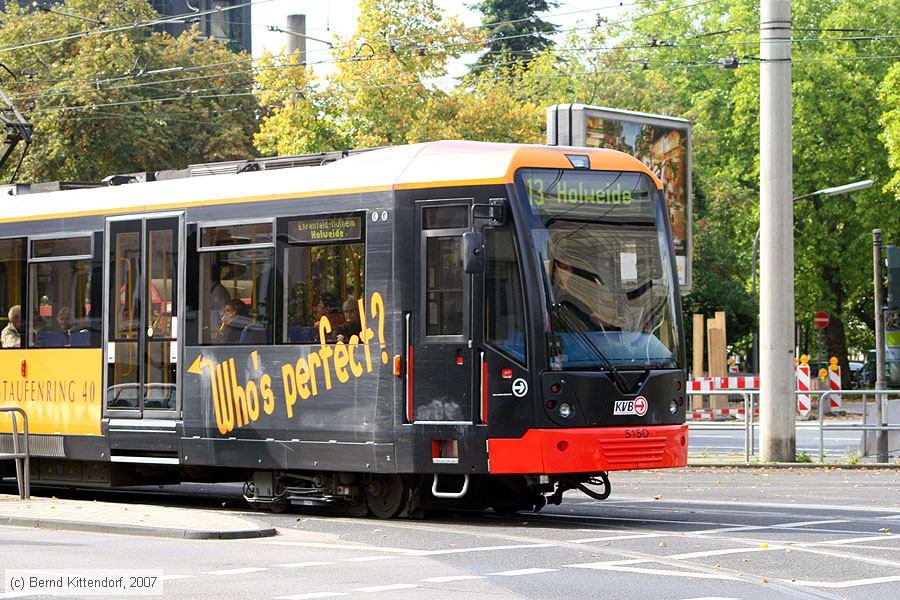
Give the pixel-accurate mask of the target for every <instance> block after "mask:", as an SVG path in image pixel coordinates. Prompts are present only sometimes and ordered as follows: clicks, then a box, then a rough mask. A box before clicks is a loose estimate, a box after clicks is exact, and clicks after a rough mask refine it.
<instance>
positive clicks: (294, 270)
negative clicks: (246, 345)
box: [280, 215, 366, 344]
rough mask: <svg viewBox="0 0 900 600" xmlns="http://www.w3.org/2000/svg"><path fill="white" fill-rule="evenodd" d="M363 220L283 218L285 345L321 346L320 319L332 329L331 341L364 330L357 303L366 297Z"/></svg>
mask: <svg viewBox="0 0 900 600" xmlns="http://www.w3.org/2000/svg"><path fill="white" fill-rule="evenodd" d="M363 222H364V218H363V217H362V215H329V216H327V217H304V218H296V219H285V220H284V221H283V222H282V224H281V229H280V231H281V232H282V234H283V235H282V239H283V240H284V241H285V242H286V245H285V247H284V250H283V252H284V299H283V310H284V315H285V318H284V321H283V323H284V326H283V331H282V332H281V341H282V342H283V343H287V344H313V343H320V342H321V338H320V333H319V325H320V324H321V318H322V317H325V318H327V319H328V324H329V326H330V328H331V331H330V332H329V333H326V338H325V339H326V341H327V342H336V341H344V342H347V341H349V340H350V337H351V336H353V335H358V334H359V331H360V327H361V326H360V317H359V309H358V304H357V303H358V300H359V299H360V298H362V299H364V298H365V280H366V246H365V243H364V241H363Z"/></svg>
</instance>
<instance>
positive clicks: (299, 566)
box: [272, 561, 335, 569]
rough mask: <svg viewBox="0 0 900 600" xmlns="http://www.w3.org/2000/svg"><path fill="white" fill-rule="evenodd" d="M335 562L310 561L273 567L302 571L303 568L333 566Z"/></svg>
mask: <svg viewBox="0 0 900 600" xmlns="http://www.w3.org/2000/svg"><path fill="white" fill-rule="evenodd" d="M333 564H335V563H334V562H324V561H323V562H319V561H310V562H299V563H281V564H278V565H272V566H273V567H284V568H285V569H302V568H303V567H318V566H321V565H333Z"/></svg>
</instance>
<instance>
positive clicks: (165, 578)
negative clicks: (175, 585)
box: [160, 575, 196, 581]
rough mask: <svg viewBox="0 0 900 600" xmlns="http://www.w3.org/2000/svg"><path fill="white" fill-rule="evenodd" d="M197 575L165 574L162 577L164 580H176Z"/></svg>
mask: <svg viewBox="0 0 900 600" xmlns="http://www.w3.org/2000/svg"><path fill="white" fill-rule="evenodd" d="M194 577H196V575H163V576H162V577H160V579H161V580H163V581H175V580H176V579H193V578H194Z"/></svg>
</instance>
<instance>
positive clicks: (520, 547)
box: [414, 544, 559, 556]
mask: <svg viewBox="0 0 900 600" xmlns="http://www.w3.org/2000/svg"><path fill="white" fill-rule="evenodd" d="M558 545H559V544H513V545H509V546H475V547H473V548H449V549H446V550H421V551H419V552H417V553H416V554H415V555H414V556H438V555H442V554H466V553H469V552H494V551H496V550H529V549H532V548H555V547H557V546H558Z"/></svg>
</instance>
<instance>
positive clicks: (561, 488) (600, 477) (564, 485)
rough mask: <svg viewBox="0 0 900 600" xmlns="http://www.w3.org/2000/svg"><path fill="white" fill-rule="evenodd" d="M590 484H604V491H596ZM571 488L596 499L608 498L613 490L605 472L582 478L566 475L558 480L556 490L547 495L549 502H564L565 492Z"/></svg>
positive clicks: (557, 503)
mask: <svg viewBox="0 0 900 600" xmlns="http://www.w3.org/2000/svg"><path fill="white" fill-rule="evenodd" d="M588 484H590V485H602V486H603V491H602V492H595V491H594V490H592V489H591V488H589V487H588ZM569 490H578V491H579V492H581V493H583V494H584V495H586V496H588V497H590V498H593V499H594V500H606V499H607V498H609V494H610V493H611V492H612V486H611V485H610V483H609V476H608V475H607V474H606V473H605V472H600V473H593V474H591V475H587V476H583V477H581V478H574V477H566V478H562V479H560V480H559V481H557V482H556V491H554V492H553V493H552V494H551V495H550V496H548V497H547V504H556V505H559V504H562V497H563V494H564V493H566V492H568V491H569Z"/></svg>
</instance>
